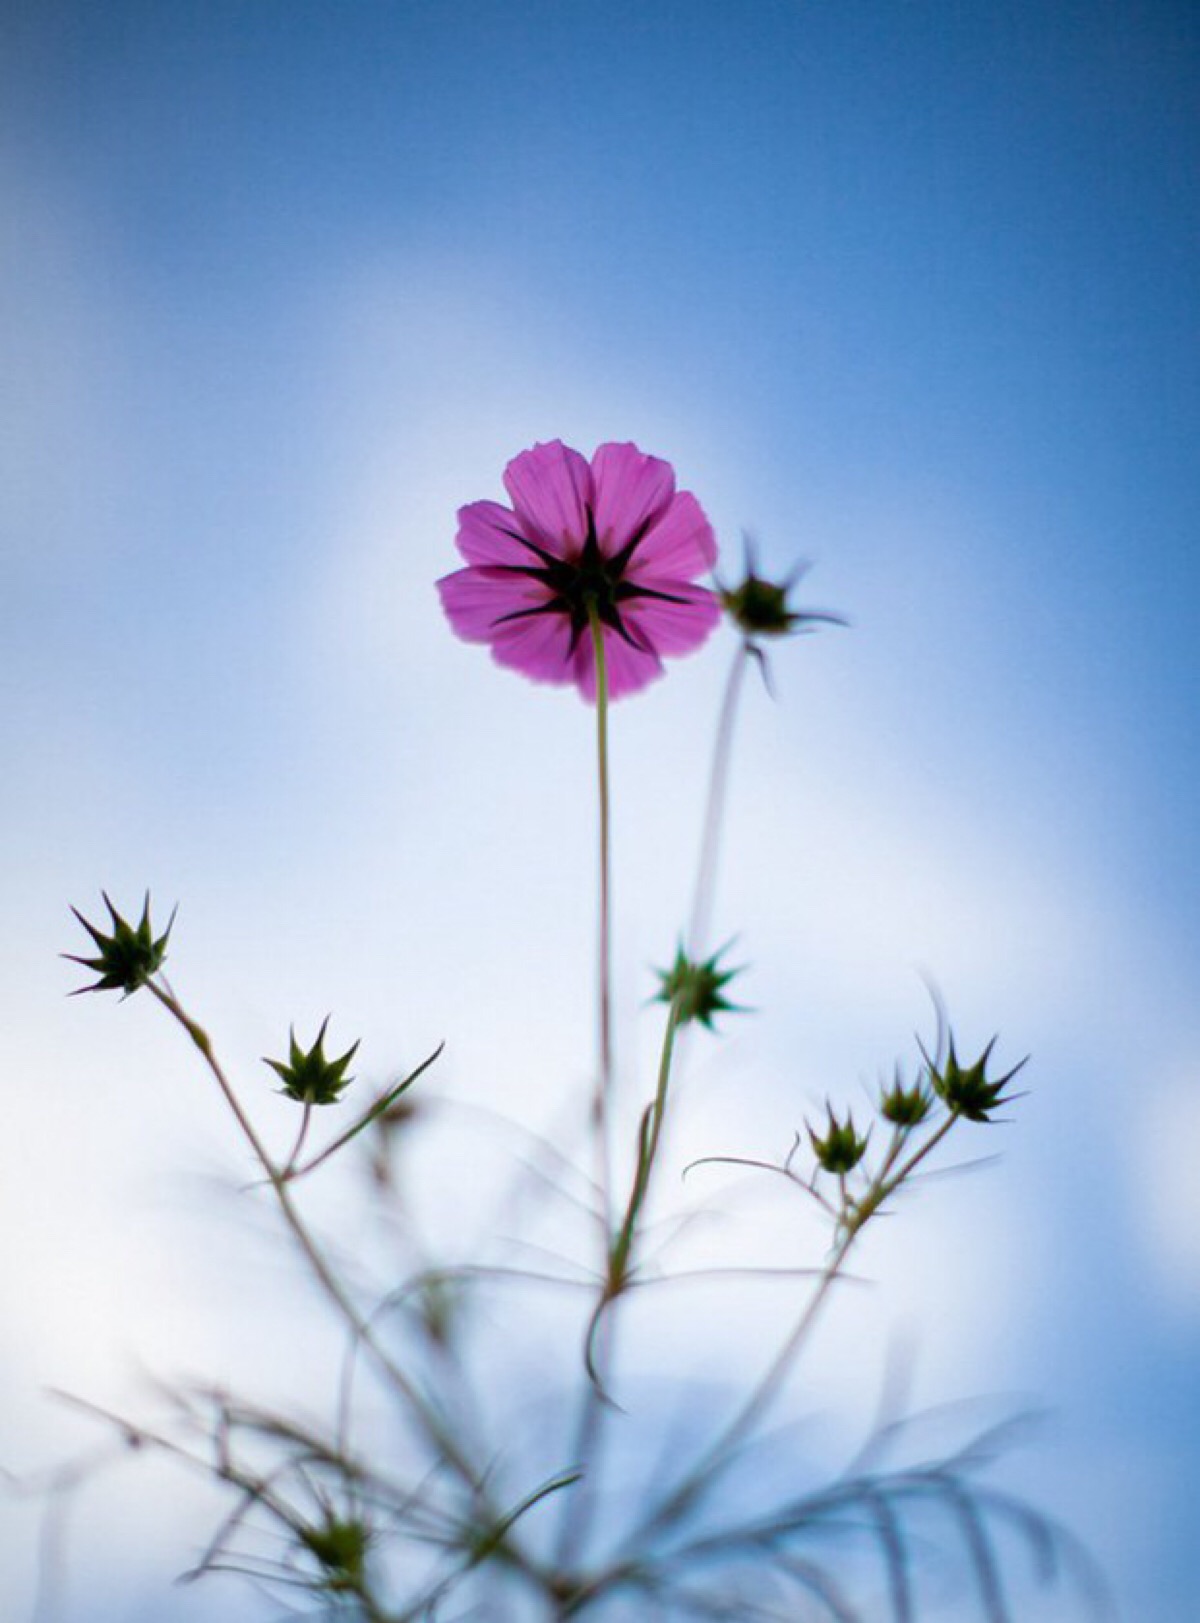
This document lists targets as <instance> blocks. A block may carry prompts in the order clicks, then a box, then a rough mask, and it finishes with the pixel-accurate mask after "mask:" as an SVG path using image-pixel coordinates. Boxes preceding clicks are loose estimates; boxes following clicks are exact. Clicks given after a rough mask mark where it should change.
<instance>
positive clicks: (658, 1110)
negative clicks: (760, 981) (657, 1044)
mask: <svg viewBox="0 0 1200 1623" xmlns="http://www.w3.org/2000/svg"><path fill="white" fill-rule="evenodd" d="M678 1025H679V1000H678V998H674V999H672V1001H671V1006H670V1008H669V1009H668V1010H667V1021H666V1026H665V1028H664V1030H663V1042H662V1052H661V1055H660V1058H659V1065H658V1083H657V1086H656V1088H655V1094H654V1102H653V1104H652V1105H651V1106H650V1108H649V1112H648V1117H649V1119H648V1123H647V1125H646V1127H645V1128H644V1130H643V1135H642V1138H641V1144H640V1149H639V1154H638V1162H637V1167H636V1170H635V1172H634V1178H633V1186H632V1188H631V1189H630V1192H629V1201H628V1204H627V1206H626V1209H625V1216H624V1218H623V1219H622V1222H621V1227H620V1230H619V1232H618V1233H617V1235H616V1236H615V1238H614V1239H613V1241H612V1249H611V1251H610V1253H609V1257H608V1270H607V1274H606V1277H605V1282H604V1286H603V1289H602V1291H601V1295H600V1299H599V1302H598V1304H597V1316H596V1317H595V1318H594V1319H593V1321H592V1323H593V1329H592V1332H591V1333H592V1334H594V1336H595V1338H596V1347H595V1356H594V1364H595V1368H596V1372H597V1376H598V1379H597V1380H589V1381H588V1383H587V1388H586V1390H585V1393H584V1399H583V1407H582V1409H581V1410H580V1416H579V1427H578V1430H577V1432H576V1436H575V1445H574V1455H573V1458H574V1459H575V1460H576V1461H577V1462H578V1464H579V1466H580V1468H581V1470H583V1471H585V1472H586V1473H587V1474H586V1477H585V1480H584V1482H583V1484H582V1486H581V1488H580V1490H579V1492H578V1493H577V1494H576V1495H575V1497H574V1499H573V1500H572V1501H571V1504H570V1509H569V1510H568V1512H567V1515H566V1516H565V1518H564V1520H563V1524H562V1530H561V1533H560V1537H559V1543H558V1549H557V1552H556V1561H557V1564H558V1566H559V1567H560V1568H561V1567H565V1566H566V1565H567V1564H568V1562H569V1561H570V1560H571V1559H572V1558H573V1557H574V1555H575V1554H576V1553H577V1551H578V1550H579V1548H580V1546H581V1545H582V1542H583V1539H584V1537H585V1534H586V1531H587V1525H588V1522H589V1519H590V1516H591V1510H592V1505H593V1503H594V1500H595V1492H596V1477H597V1475H598V1472H599V1450H600V1446H601V1439H602V1437H603V1427H604V1418H605V1415H606V1413H607V1412H608V1401H607V1399H606V1396H605V1392H604V1387H605V1385H606V1382H607V1376H608V1372H609V1371H610V1370H611V1368H612V1361H613V1351H614V1342H615V1335H616V1307H617V1302H618V1300H619V1298H620V1297H621V1296H622V1295H623V1294H624V1292H625V1291H626V1289H627V1288H628V1286H629V1283H630V1279H629V1271H630V1270H629V1264H630V1259H631V1257H632V1256H633V1254H634V1251H635V1248H636V1243H637V1225H638V1218H639V1216H640V1215H641V1211H642V1208H643V1207H644V1205H645V1202H646V1195H647V1193H648V1191H649V1188H650V1177H651V1173H652V1172H653V1169H654V1162H655V1158H656V1156H657V1154H658V1144H659V1138H660V1136H661V1134H662V1123H663V1116H664V1114H665V1113H666V1108H667V1091H668V1087H669V1084H670V1078H671V1059H672V1055H673V1053H674V1046H675V1032H676V1030H677V1028H678Z"/></svg>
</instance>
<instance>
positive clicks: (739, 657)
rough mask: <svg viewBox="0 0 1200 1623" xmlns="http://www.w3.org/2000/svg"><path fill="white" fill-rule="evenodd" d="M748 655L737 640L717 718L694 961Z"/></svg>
mask: <svg viewBox="0 0 1200 1623" xmlns="http://www.w3.org/2000/svg"><path fill="white" fill-rule="evenodd" d="M748 658H749V654H748V651H747V645H746V644H745V643H744V642H742V643H739V644H738V648H737V652H736V653H735V654H734V656H733V664H732V665H731V666H730V669H729V676H728V677H727V679H726V682H725V694H724V697H723V698H722V700H721V711H720V715H719V717H718V719H717V736H716V741H715V743H714V745H713V758H712V767H711V770H710V772H709V778H708V804H707V806H706V807H705V812H704V833H703V836H702V838H701V842H700V862H699V866H698V868H697V870H696V892H695V897H694V899H693V902H692V917H691V923H690V924H689V926H688V933H687V942H686V946H687V954H688V957H689V958H690V959H691V960H692V962H693V963H696V962H698V961H699V960H700V958H702V957H703V954H704V947H705V945H706V938H707V936H708V930H709V923H710V917H711V913H712V902H713V892H714V890H715V888H716V878H717V860H718V857H719V854H720V846H721V825H722V823H723V821H724V817H725V792H726V789H727V788H728V785H729V766H730V761H731V759H732V755H733V730H734V724H735V722H736V720H737V709H738V701H739V699H740V697H741V692H742V678H743V676H744V675H745V670H746V664H747V661H748Z"/></svg>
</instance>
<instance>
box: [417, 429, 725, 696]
mask: <svg viewBox="0 0 1200 1623" xmlns="http://www.w3.org/2000/svg"><path fill="white" fill-rule="evenodd" d="M504 488H505V489H506V490H507V491H508V495H509V500H510V501H511V502H512V506H511V508H510V507H502V506H501V505H500V503H499V502H471V503H469V504H468V505H467V506H466V507H462V508H460V509H459V513H458V536H457V544H458V550H459V551H460V552H461V553H462V555H463V557H464V558H465V559H466V560H467V565H468V567H467V568H466V569H459V570H457V571H456V572H455V573H454V574H453V575H447V576H445V577H444V579H442V580H440V581H438V583H437V585H438V592H439V593H440V595H441V599H442V607H443V608H444V609H445V611H446V616H447V618H448V619H449V621H450V624H451V625H452V626H453V628H454V630H455V631H456V632H457V633H458V635H459V636H460V637H463V638H465V639H466V641H467V642H484V643H490V644H491V649H492V658H493V659H494V660H496V662H497V663H498V664H500V665H507V666H509V667H510V668H511V669H513V670H517V671H523V672H524V674H525V675H526V676H530V677H532V678H533V679H534V681H535V682H564V683H565V682H574V684H575V686H576V687H577V688H578V689H579V691H580V693H582V694H583V696H584V698H586V699H594V698H595V695H596V667H595V650H594V647H593V640H592V630H591V608H592V607H593V606H594V608H595V611H596V614H597V616H598V618H599V621H600V626H601V635H602V636H603V639H604V662H605V668H606V672H607V677H608V691H609V694H610V696H611V697H612V698H614V699H615V698H619V697H620V696H621V695H622V694H625V693H636V692H637V691H638V689H639V688H643V687H645V686H646V684H647V683H648V682H652V681H654V679H655V677H658V676H661V675H662V672H663V665H662V656H663V655H664V654H666V655H674V654H688V653H691V651H692V650H693V649H694V648H698V647H699V646H700V644H701V643H702V642H703V641H704V639H705V638H706V637H707V636H708V634H709V632H710V631H711V630H712V629H713V627H714V626H715V625H716V623H717V621H718V619H719V618H720V613H721V610H720V604H719V601H718V599H717V597H716V595H715V594H714V593H713V592H710V591H709V590H708V589H707V588H706V587H704V586H697V585H695V584H694V581H695V578H696V576H697V575H700V574H702V573H703V572H704V571H705V570H707V569H710V568H711V567H712V565H713V564H714V563H715V562H716V557H717V543H716V540H715V538H714V536H713V532H712V527H711V526H710V524H709V522H708V520H707V519H706V518H705V516H704V513H703V511H702V510H701V507H700V504H699V502H698V501H697V500H696V498H695V497H694V496H693V495H692V494H691V492H690V491H686V490H676V489H675V475H674V472H673V471H672V468H671V465H670V463H668V462H663V461H660V460H659V458H658V457H652V456H644V455H643V454H642V452H641V451H639V450H638V448H637V446H636V445H601V446H600V447H599V448H598V449H597V451H596V454H595V456H593V458H592V460H591V462H590V463H589V462H588V461H587V459H586V458H585V457H583V456H581V455H580V453H579V452H578V451H573V450H571V448H570V447H569V446H567V445H564V444H563V443H562V441H561V440H551V441H550V442H549V444H546V445H535V446H534V447H533V449H532V450H531V451H522V452H521V454H520V456H517V457H514V458H513V460H512V461H511V462H510V463H509V464H508V467H507V468H505V470H504Z"/></svg>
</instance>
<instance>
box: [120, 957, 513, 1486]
mask: <svg viewBox="0 0 1200 1623" xmlns="http://www.w3.org/2000/svg"><path fill="white" fill-rule="evenodd" d="M145 984H146V985H147V986H148V987H149V989H150V991H151V992H152V993H153V994H154V996H155V997H156V998H157V999H158V1001H159V1002H160V1003H161V1004H162V1005H163V1007H164V1008H165V1009H166V1010H167V1012H168V1013H169V1014H170V1015H171V1016H172V1017H173V1018H174V1019H175V1020H176V1021H177V1022H178V1023H179V1024H180V1025H181V1026H182V1027H183V1029H184V1030H185V1031H186V1032H187V1034H188V1036H189V1037H190V1038H191V1039H192V1041H193V1043H194V1044H195V1045H196V1047H197V1048H198V1049H199V1050H200V1053H201V1055H202V1057H203V1059H204V1063H205V1064H206V1065H207V1067H208V1069H209V1071H210V1072H211V1073H212V1076H213V1078H214V1080H215V1081H216V1083H217V1086H218V1087H219V1088H220V1090H221V1092H222V1094H223V1095H224V1097H225V1102H226V1103H227V1104H228V1106H229V1108H230V1110H231V1111H232V1112H233V1115H234V1118H235V1119H236V1121H237V1124H238V1126H239V1127H240V1129H241V1131H242V1135H243V1137H244V1138H245V1139H246V1142H247V1143H248V1144H249V1145H250V1148H251V1149H252V1150H253V1152H254V1155H255V1157H256V1159H257V1160H258V1162H259V1165H260V1166H261V1167H262V1169H263V1171H264V1173H265V1174H266V1176H267V1180H268V1182H269V1183H270V1185H271V1188H272V1189H273V1190H274V1193H275V1198H276V1200H277V1201H278V1202H279V1209H280V1211H281V1212H282V1213H283V1217H284V1220H285V1221H286V1223H287V1225H288V1228H289V1229H290V1230H291V1232H292V1235H293V1237H294V1238H295V1240H296V1242H297V1244H298V1245H299V1247H300V1249H301V1251H302V1252H303V1253H304V1257H305V1260H306V1261H307V1263H308V1265H309V1267H310V1268H311V1269H312V1271H313V1274H314V1276H315V1277H316V1279H317V1281H318V1283H319V1284H320V1285H321V1288H322V1289H323V1290H324V1292H325V1294H326V1295H327V1296H328V1297H329V1298H330V1300H331V1301H332V1302H333V1303H334V1305H335V1306H336V1307H337V1309H338V1311H339V1312H340V1313H341V1315H342V1317H343V1318H344V1319H345V1321H346V1323H347V1325H348V1326H349V1327H350V1329H351V1330H352V1331H353V1333H354V1336H355V1337H356V1339H357V1340H358V1341H359V1342H360V1343H361V1345H363V1346H364V1347H366V1348H367V1350H368V1352H369V1353H370V1354H371V1356H372V1358H373V1359H374V1360H375V1363H376V1364H377V1365H378V1367H379V1368H380V1369H381V1370H382V1372H383V1373H384V1374H385V1375H386V1377H387V1378H388V1380H390V1381H391V1382H392V1384H393V1386H394V1387H395V1388H396V1390H397V1391H398V1392H399V1393H400V1395H401V1396H402V1397H403V1398H404V1399H405V1401H406V1402H407V1403H408V1405H409V1407H410V1408H411V1409H412V1411H413V1414H414V1415H415V1417H416V1419H417V1420H418V1422H419V1424H420V1426H421V1428H422V1430H423V1431H424V1433H425V1435H426V1438H427V1440H428V1441H429V1442H430V1443H431V1444H432V1446H433V1447H434V1449H435V1450H436V1451H437V1452H438V1454H439V1456H440V1457H441V1458H443V1459H445V1460H446V1462H447V1463H448V1464H449V1465H450V1466H452V1467H453V1469H454V1470H455V1471H456V1472H457V1474H458V1475H459V1476H460V1477H461V1478H462V1480H463V1482H464V1483H465V1484H466V1485H467V1486H468V1487H469V1489H470V1490H471V1492H472V1494H473V1495H474V1496H475V1497H476V1498H477V1499H478V1498H479V1497H480V1496H481V1494H482V1481H481V1479H480V1476H479V1473H478V1472H477V1471H476V1470H475V1469H474V1467H473V1466H472V1465H471V1464H470V1462H469V1461H468V1459H467V1457H466V1455H465V1453H464V1452H463V1450H462V1448H461V1447H460V1445H459V1444H458V1442H457V1441H456V1440H455V1439H454V1437H453V1436H452V1435H451V1434H450V1433H449V1431H448V1430H447V1428H446V1426H445V1425H444V1424H443V1422H442V1421H441V1419H440V1418H439V1417H438V1415H437V1414H436V1412H435V1411H434V1410H433V1409H432V1408H431V1407H430V1405H429V1403H428V1402H427V1401H426V1399H425V1398H424V1397H423V1396H422V1394H421V1393H420V1392H419V1391H418V1389H417V1388H416V1387H415V1386H414V1385H413V1383H412V1381H411V1380H410V1379H409V1377H408V1376H407V1375H406V1374H405V1373H404V1371H403V1370H402V1369H401V1368H400V1366H399V1365H398V1364H397V1363H396V1362H395V1360H394V1359H393V1358H392V1357H391V1355H390V1354H389V1353H388V1351H387V1349H386V1348H385V1347H384V1346H382V1344H381V1343H380V1342H379V1340H378V1339H377V1337H376V1335H375V1332H374V1330H373V1328H372V1326H371V1325H370V1323H369V1322H368V1320H367V1319H366V1318H364V1317H363V1315H362V1314H361V1313H360V1312H359V1310H358V1308H357V1307H355V1305H354V1303H353V1302H352V1301H351V1299H350V1297H349V1296H348V1295H347V1293H346V1290H345V1288H344V1287H343V1285H342V1284H341V1281H340V1280H339V1279H338V1278H337V1275H336V1274H335V1273H334V1272H333V1270H332V1268H331V1267H330V1265H329V1263H328V1262H327V1261H326V1259H325V1257H324V1255H323V1254H322V1252H321V1249H320V1247H319V1246H318V1245H317V1242H316V1241H315V1240H314V1239H313V1237H312V1235H311V1234H310V1233H309V1231H308V1227H307V1225H306V1224H305V1222H304V1220H303V1218H302V1217H301V1216H300V1213H299V1211H298V1210H297V1209H296V1205H295V1202H294V1201H293V1199H292V1195H291V1191H290V1189H289V1188H288V1184H287V1181H286V1178H285V1175H284V1173H283V1171H282V1170H281V1169H280V1168H279V1167H277V1166H276V1164H275V1161H274V1159H273V1158H272V1156H271V1154H270V1152H269V1150H268V1149H267V1147H266V1145H265V1144H264V1143H263V1141H262V1139H261V1138H260V1137H259V1135H258V1132H257V1131H256V1129H255V1127H254V1124H253V1123H252V1122H251V1120H250V1118H249V1117H248V1116H247V1114H246V1112H245V1110H244V1108H243V1107H242V1103H241V1100H240V1099H239V1098H238V1096H237V1094H236V1093H235V1092H234V1089H233V1086H232V1084H231V1083H230V1081H229V1078H228V1077H227V1076H226V1074H225V1070H224V1068H223V1066H222V1065H221V1062H220V1061H219V1060H218V1059H217V1056H216V1054H215V1053H214V1052H213V1046H212V1041H211V1039H210V1038H209V1035H208V1033H207V1032H206V1031H205V1030H204V1028H203V1026H201V1025H199V1024H197V1022H196V1021H195V1020H193V1019H192V1017H191V1016H190V1015H189V1014H188V1013H187V1011H186V1010H185V1009H184V1008H183V1006H182V1004H181V1003H180V1002H179V1000H178V998H177V997H176V996H175V994H174V992H171V991H168V990H166V989H165V988H164V987H163V986H161V985H159V984H158V983H156V982H155V981H147V982H146V983H145Z"/></svg>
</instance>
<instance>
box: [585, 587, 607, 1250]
mask: <svg viewBox="0 0 1200 1623" xmlns="http://www.w3.org/2000/svg"><path fill="white" fill-rule="evenodd" d="M588 614H589V621H590V624H591V632H592V649H593V652H594V655H595V665H596V787H597V793H598V796H599V803H600V816H599V836H600V901H599V940H598V945H597V954H596V956H597V982H598V986H597V1020H598V1027H599V1037H598V1041H599V1055H598V1059H599V1064H598V1068H597V1075H596V1092H595V1097H594V1100H593V1105H592V1129H593V1132H594V1133H595V1135H596V1144H597V1159H598V1167H599V1182H600V1188H601V1191H602V1195H603V1200H604V1233H605V1240H606V1243H607V1237H608V1234H609V1232H610V1230H611V1227H612V1149H611V1146H610V1144H609V1126H608V1118H609V1107H610V1103H611V1094H612V1076H613V1057H612V927H611V913H612V902H611V897H612V881H611V873H610V848H611V832H610V827H609V795H608V664H607V660H606V658H605V653H604V632H603V628H602V626H601V623H600V615H599V613H598V612H597V609H596V607H595V605H594V604H593V605H592V606H591V607H590V609H589V611H588Z"/></svg>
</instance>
